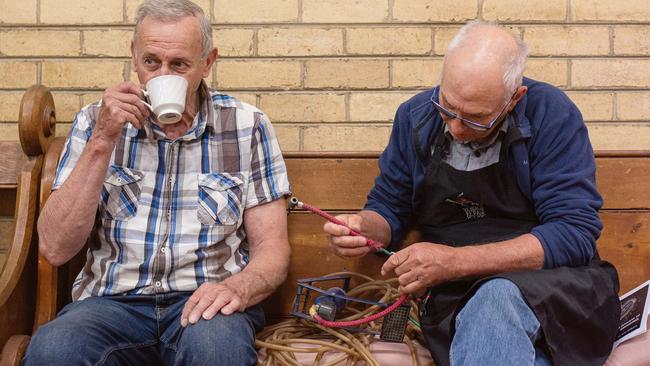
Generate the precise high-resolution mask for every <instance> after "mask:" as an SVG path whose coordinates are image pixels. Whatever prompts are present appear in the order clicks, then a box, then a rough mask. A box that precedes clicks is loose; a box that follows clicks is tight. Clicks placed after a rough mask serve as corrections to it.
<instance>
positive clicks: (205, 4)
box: [113, 0, 210, 23]
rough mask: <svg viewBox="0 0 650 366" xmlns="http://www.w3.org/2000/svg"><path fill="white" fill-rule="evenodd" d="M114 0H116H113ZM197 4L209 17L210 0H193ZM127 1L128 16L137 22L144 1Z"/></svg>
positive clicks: (132, 21) (130, 19) (129, 19)
mask: <svg viewBox="0 0 650 366" xmlns="http://www.w3.org/2000/svg"><path fill="white" fill-rule="evenodd" d="M113 1H114V0H113ZM192 2H194V3H195V4H197V5H198V6H200V7H201V9H203V12H204V13H205V15H206V16H208V18H210V0H192ZM125 3H126V16H127V19H128V21H129V22H131V23H134V22H135V12H136V11H137V9H138V6H140V4H142V3H143V0H125Z"/></svg>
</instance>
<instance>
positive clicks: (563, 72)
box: [524, 59, 569, 87]
mask: <svg viewBox="0 0 650 366" xmlns="http://www.w3.org/2000/svg"><path fill="white" fill-rule="evenodd" d="M568 67H569V65H568V63H567V61H566V60H552V59H551V60H549V59H529V60H528V62H526V71H524V75H525V76H527V77H529V78H533V79H535V80H539V81H543V82H545V83H549V84H552V85H555V86H559V87H563V86H567V84H568V80H567V78H568Z"/></svg>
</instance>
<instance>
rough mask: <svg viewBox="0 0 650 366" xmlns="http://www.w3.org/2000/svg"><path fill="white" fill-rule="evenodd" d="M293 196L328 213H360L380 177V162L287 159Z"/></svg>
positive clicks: (361, 159) (368, 160)
mask: <svg viewBox="0 0 650 366" xmlns="http://www.w3.org/2000/svg"><path fill="white" fill-rule="evenodd" d="M286 163H287V170H288V172H289V177H290V182H291V187H292V190H293V194H294V195H295V196H296V197H298V198H299V199H300V200H301V201H303V202H305V203H309V204H311V205H314V206H317V207H320V208H322V209H327V210H345V209H360V208H361V207H363V205H364V203H365V202H366V195H367V194H368V192H369V191H370V189H371V188H372V186H373V184H374V180H375V177H376V176H377V174H378V173H379V168H378V167H377V159H376V158H360V159H356V158H355V159H335V158H308V159H287V160H286Z"/></svg>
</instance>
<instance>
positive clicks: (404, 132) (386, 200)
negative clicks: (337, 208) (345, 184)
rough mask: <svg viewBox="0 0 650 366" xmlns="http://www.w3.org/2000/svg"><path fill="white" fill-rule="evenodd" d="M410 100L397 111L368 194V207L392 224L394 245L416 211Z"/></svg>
mask: <svg viewBox="0 0 650 366" xmlns="http://www.w3.org/2000/svg"><path fill="white" fill-rule="evenodd" d="M411 136H412V135H411V128H410V121H409V114H408V104H407V103H405V104H402V105H401V106H400V107H399V108H398V110H397V113H396V115H395V121H394V123H393V130H392V132H391V136H390V140H389V142H388V146H387V147H386V149H385V150H384V152H383V153H382V154H381V156H380V157H379V170H380V173H379V176H378V177H377V178H376V179H375V185H374V187H373V188H372V190H371V191H370V193H369V194H368V200H367V202H366V205H365V207H364V210H370V211H374V212H376V213H378V214H379V215H381V216H382V217H383V218H384V219H386V221H388V224H389V225H390V228H391V242H390V245H389V246H390V247H391V248H394V247H395V246H396V245H398V244H399V242H400V241H401V240H402V238H403V236H404V233H405V228H406V225H407V222H408V220H409V219H410V217H411V215H412V206H411V199H412V195H413V175H412V174H413V173H412V172H413V168H412V165H413V164H414V163H415V162H414V161H413V160H414V156H413V153H412V151H410V150H412V144H411V141H410V139H411Z"/></svg>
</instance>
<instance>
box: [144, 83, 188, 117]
mask: <svg viewBox="0 0 650 366" xmlns="http://www.w3.org/2000/svg"><path fill="white" fill-rule="evenodd" d="M146 88H147V90H143V92H144V96H145V97H147V98H149V102H150V103H151V104H149V103H147V102H143V103H144V104H145V105H146V106H147V107H149V109H151V111H152V112H153V113H154V114H155V115H156V117H158V121H159V122H160V123H164V124H171V123H176V122H178V121H180V120H181V116H182V115H183V111H184V110H185V94H187V80H185V78H183V77H181V76H177V75H162V76H157V77H155V78H153V79H151V80H149V81H148V82H147V85H146Z"/></svg>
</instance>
